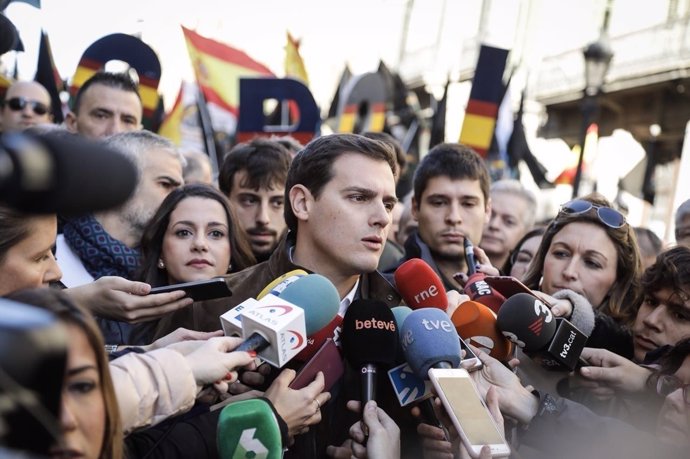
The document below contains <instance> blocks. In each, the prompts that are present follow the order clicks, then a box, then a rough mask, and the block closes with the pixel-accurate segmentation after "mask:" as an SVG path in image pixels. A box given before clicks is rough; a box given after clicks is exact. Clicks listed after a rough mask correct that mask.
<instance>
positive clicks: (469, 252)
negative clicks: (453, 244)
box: [462, 236, 477, 276]
mask: <svg viewBox="0 0 690 459" xmlns="http://www.w3.org/2000/svg"><path fill="white" fill-rule="evenodd" d="M462 245H463V246H464V248H465V263H467V275H468V276H471V275H472V274H474V273H476V272H477V259H476V258H475V257H474V246H473V245H472V241H470V240H469V238H468V237H467V236H465V239H464V240H463V241H462Z"/></svg>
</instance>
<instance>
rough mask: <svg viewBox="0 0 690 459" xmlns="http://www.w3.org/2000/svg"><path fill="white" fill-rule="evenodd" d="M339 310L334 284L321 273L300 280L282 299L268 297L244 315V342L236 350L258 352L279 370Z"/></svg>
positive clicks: (272, 296) (284, 291)
mask: <svg viewBox="0 0 690 459" xmlns="http://www.w3.org/2000/svg"><path fill="white" fill-rule="evenodd" d="M315 293H316V294H315ZM339 307H340V301H339V297H338V294H337V291H336V290H335V287H334V286H333V284H332V283H331V281H329V280H328V279H326V278H325V277H324V276H321V275H319V274H309V275H307V276H303V277H300V278H299V279H297V280H295V281H294V282H293V283H291V284H290V285H289V286H287V287H286V288H285V290H283V291H282V292H281V293H280V297H278V296H275V295H272V294H267V295H265V296H264V297H262V298H261V300H258V302H257V304H256V305H254V306H253V307H252V308H249V309H246V310H244V311H243V312H242V313H241V316H242V321H241V322H242V336H243V337H244V338H245V341H244V342H243V343H242V344H240V345H239V346H238V347H237V349H236V350H238V351H250V350H256V351H257V352H259V356H260V357H261V358H262V359H264V360H266V361H267V362H268V363H270V364H271V365H274V366H276V367H279V368H280V367H282V366H283V365H284V364H285V363H287V362H288V361H289V360H290V359H292V358H293V357H295V356H296V355H297V354H298V353H299V352H300V351H301V350H302V349H304V348H305V347H306V345H307V342H306V341H307V339H306V337H307V336H308V335H312V334H314V333H316V332H318V331H319V330H321V329H323V328H324V327H326V326H327V325H328V324H329V323H330V322H331V321H332V320H333V318H334V317H335V316H336V314H337V312H338V308H339Z"/></svg>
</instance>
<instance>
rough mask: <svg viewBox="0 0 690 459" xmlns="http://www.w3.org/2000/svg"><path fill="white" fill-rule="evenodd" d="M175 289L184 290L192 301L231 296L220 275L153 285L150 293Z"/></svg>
mask: <svg viewBox="0 0 690 459" xmlns="http://www.w3.org/2000/svg"><path fill="white" fill-rule="evenodd" d="M176 290H184V291H185V293H187V296H188V297H190V298H191V299H193V300H194V301H204V300H212V299H215V298H224V297H228V296H232V292H231V291H230V288H229V287H228V284H227V283H226V282H225V279H224V278H222V277H214V278H213V279H207V280H202V281H194V282H185V283H183V284H173V285H164V286H163V287H154V288H152V289H151V293H167V292H174V291H176Z"/></svg>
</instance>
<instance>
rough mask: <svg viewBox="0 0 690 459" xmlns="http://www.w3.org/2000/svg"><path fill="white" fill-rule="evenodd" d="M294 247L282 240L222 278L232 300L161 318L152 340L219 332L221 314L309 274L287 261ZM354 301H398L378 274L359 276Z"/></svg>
mask: <svg viewBox="0 0 690 459" xmlns="http://www.w3.org/2000/svg"><path fill="white" fill-rule="evenodd" d="M293 245H294V241H293V240H292V239H291V238H290V235H288V236H284V237H283V238H282V239H281V241H280V243H279V244H278V246H277V247H276V249H275V251H274V252H273V254H272V255H271V257H270V258H269V259H268V260H267V261H264V262H263V263H259V264H258V265H255V266H251V267H249V268H247V269H245V270H242V271H240V272H238V273H234V274H229V275H227V276H225V279H226V281H227V283H228V286H229V287H230V290H231V291H232V296H231V297H227V298H219V299H216V300H209V301H200V302H198V303H194V304H192V305H191V306H190V307H188V308H184V309H181V310H178V311H175V312H174V313H172V314H169V315H168V316H166V317H164V318H162V319H161V320H160V322H159V323H158V327H157V328H156V333H155V338H154V339H158V338H160V337H162V336H165V335H167V334H168V333H170V332H172V331H174V330H175V329H177V328H178V327H184V328H188V329H191V330H200V331H215V330H220V328H221V325H220V316H221V315H222V314H224V313H225V312H227V311H228V310H230V309H231V308H233V307H235V306H236V305H238V304H240V303H241V302H243V301H244V300H246V299H247V298H256V296H257V295H258V294H259V293H260V292H261V290H263V288H264V287H265V286H266V285H268V284H269V283H270V282H271V281H273V280H274V279H275V278H277V277H279V276H281V275H282V274H285V273H287V272H289V271H292V270H294V269H304V270H305V271H308V270H307V269H305V268H303V267H301V266H298V265H295V264H294V263H292V262H291V261H290V257H289V255H288V253H289V248H290V247H291V246H293ZM356 298H362V299H377V300H380V301H383V302H384V303H386V304H387V305H388V306H389V307H394V306H397V305H398V304H400V300H401V297H400V294H399V293H398V292H397V291H396V290H395V288H394V287H393V285H392V282H391V281H389V280H387V278H386V277H384V275H382V274H381V273H379V272H378V271H374V272H372V273H368V274H364V275H362V277H361V280H360V284H359V291H358V292H357V295H356Z"/></svg>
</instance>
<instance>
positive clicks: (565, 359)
mask: <svg viewBox="0 0 690 459" xmlns="http://www.w3.org/2000/svg"><path fill="white" fill-rule="evenodd" d="M496 323H497V325H498V328H499V329H500V330H501V332H503V334H504V335H505V336H506V337H507V338H508V339H509V340H510V341H512V342H513V343H515V344H516V345H517V346H519V347H521V348H522V349H523V351H524V352H525V354H527V355H528V356H529V357H530V358H532V359H534V360H536V361H538V362H539V363H540V364H541V365H542V367H544V368H546V369H548V370H567V371H572V370H574V369H575V367H576V365H577V362H578V358H579V357H580V354H581V353H582V349H583V348H584V347H585V343H586V342H587V338H588V336H587V335H586V334H585V333H583V332H582V331H580V329H578V328H577V327H576V326H575V325H573V324H572V323H570V322H569V321H568V320H566V319H564V318H562V317H554V315H553V314H552V313H551V309H549V307H548V306H547V305H545V304H544V303H543V302H542V301H541V300H540V299H538V298H537V297H535V296H533V295H530V294H529V293H517V294H515V295H513V296H511V297H510V298H508V299H507V300H506V301H505V303H503V306H502V307H501V309H500V311H498V318H497V319H496Z"/></svg>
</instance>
